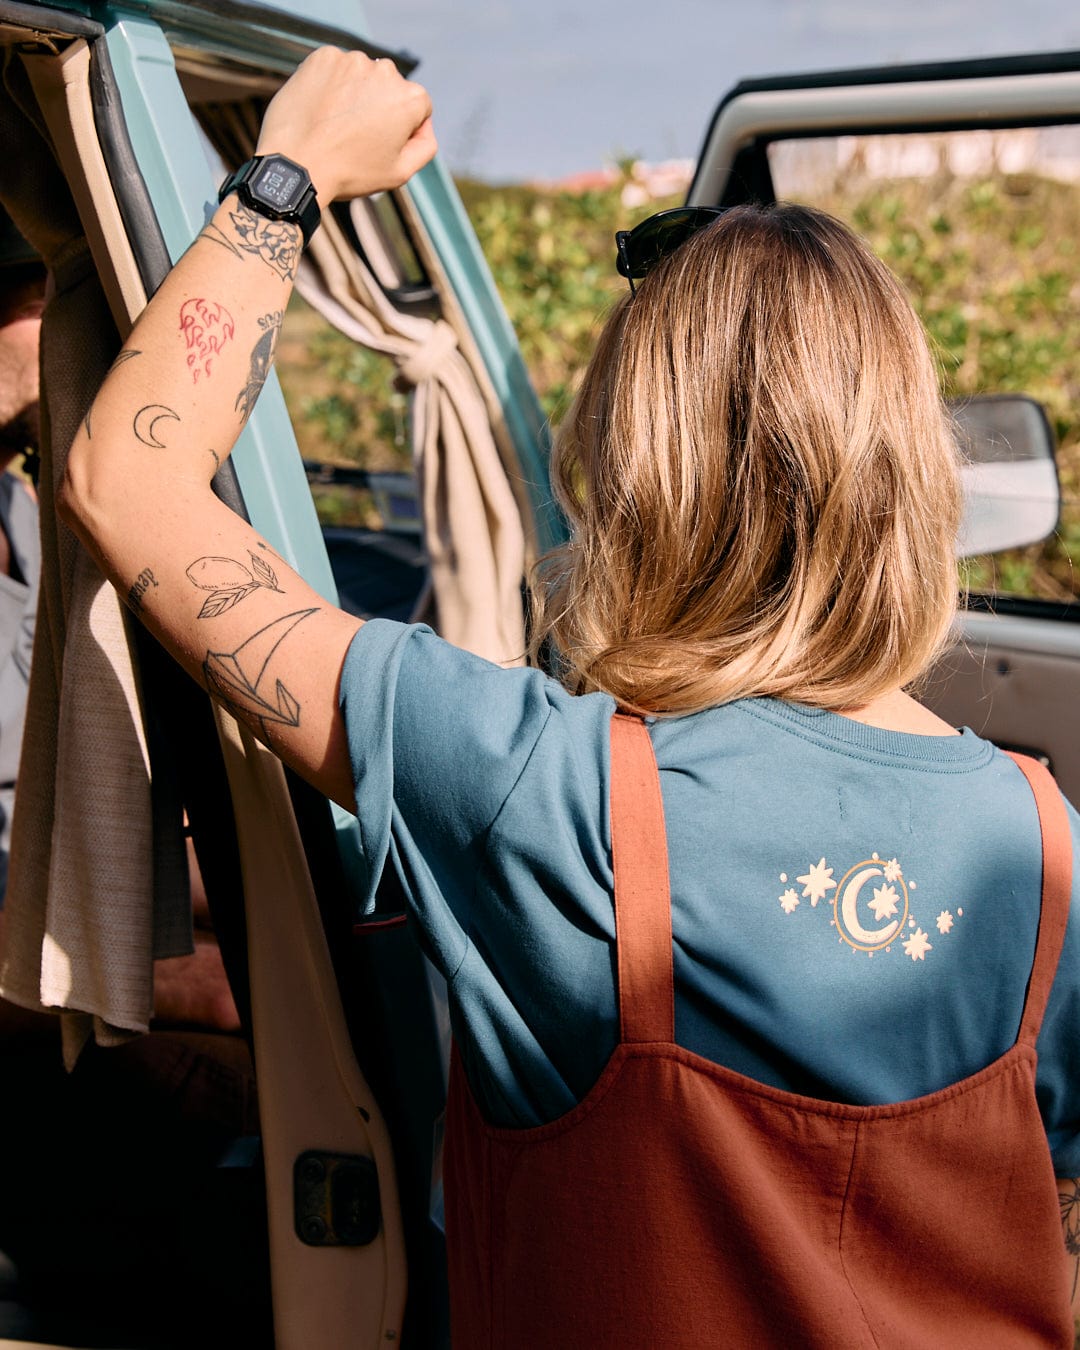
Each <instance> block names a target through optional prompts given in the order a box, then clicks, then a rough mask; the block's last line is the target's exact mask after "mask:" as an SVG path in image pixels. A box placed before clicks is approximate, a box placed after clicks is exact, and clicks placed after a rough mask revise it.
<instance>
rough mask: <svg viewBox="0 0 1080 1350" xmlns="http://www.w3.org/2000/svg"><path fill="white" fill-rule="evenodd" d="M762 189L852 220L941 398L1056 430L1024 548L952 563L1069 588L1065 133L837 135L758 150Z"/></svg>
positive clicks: (1079, 502)
mask: <svg viewBox="0 0 1080 1350" xmlns="http://www.w3.org/2000/svg"><path fill="white" fill-rule="evenodd" d="M768 153H769V165H770V169H771V172H772V175H773V182H774V185H775V189H776V196H777V197H778V198H780V199H786V200H789V201H799V202H804V203H808V204H810V205H815V206H820V207H822V208H823V209H824V210H826V211H829V212H831V213H832V214H833V215H836V216H839V217H840V218H841V219H842V220H845V221H846V222H847V223H848V224H849V225H851V226H853V227H854V229H855V230H857V231H858V233H859V234H861V235H862V236H863V237H864V238H865V239H866V240H867V241H868V242H869V243H870V245H871V246H872V247H873V248H874V250H875V251H876V252H877V253H878V255H879V256H880V257H881V258H883V259H884V261H885V262H886V263H888V265H889V266H890V267H891V268H892V270H893V271H894V272H895V273H896V274H897V275H898V276H899V277H900V279H901V280H902V281H903V283H904V284H905V285H906V286H907V288H908V291H909V293H910V295H911V297H912V300H913V301H914V303H915V307H916V309H917V310H918V312H919V314H920V316H921V317H922V319H923V322H924V323H925V325H926V328H927V330H928V332H929V334H930V337H931V339H932V342H933V345H934V348H935V351H936V355H937V357H938V361H939V366H940V371H941V382H942V391H943V393H944V394H945V396H946V397H947V398H949V399H951V400H961V401H963V400H967V399H970V398H971V397H972V396H974V395H981V394H1003V393H1019V394H1026V395H1029V396H1030V397H1032V398H1034V399H1036V400H1037V401H1038V402H1039V403H1040V404H1041V405H1042V406H1043V408H1044V409H1045V411H1046V414H1047V417H1048V419H1049V422H1050V425H1051V428H1052V429H1053V432H1054V434H1055V437H1056V440H1057V461H1058V472H1059V478H1060V483H1061V490H1062V508H1061V517H1060V522H1059V525H1058V529H1057V531H1056V532H1054V533H1053V534H1052V535H1050V536H1049V537H1048V538H1046V539H1045V540H1044V541H1043V542H1042V543H1040V544H1034V545H1031V546H1029V547H1025V548H1017V549H1010V550H1008V551H1006V552H1003V553H997V554H994V555H992V556H984V557H979V558H972V559H966V560H965V561H964V562H963V563H962V565H961V572H962V579H963V580H964V581H965V582H966V584H967V585H968V587H969V588H970V589H971V590H972V591H973V592H976V593H979V592H982V593H986V594H992V595H993V594H996V595H1002V596H1013V597H1026V598H1028V599H1038V600H1048V601H1054V602H1065V603H1069V604H1072V603H1075V602H1076V600H1077V598H1078V597H1080V483H1078V478H1080V265H1078V248H1080V243H1078V240H1077V235H1076V219H1077V214H1078V208H1080V127H1075V126H1061V127H1038V128H1034V127H1032V128H1021V129H1011V130H1000V131H966V132H950V133H904V134H900V135H880V136H877V135H875V136H871V135H866V136H837V137H822V138H810V139H805V140H790V141H778V142H775V143H773V144H772V145H770V147H769V152H768Z"/></svg>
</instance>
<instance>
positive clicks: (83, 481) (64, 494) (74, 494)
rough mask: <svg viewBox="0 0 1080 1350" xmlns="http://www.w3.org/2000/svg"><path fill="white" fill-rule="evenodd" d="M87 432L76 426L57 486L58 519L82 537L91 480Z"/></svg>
mask: <svg viewBox="0 0 1080 1350" xmlns="http://www.w3.org/2000/svg"><path fill="white" fill-rule="evenodd" d="M85 442H86V432H85V430H84V429H83V428H80V429H79V433H78V435H77V436H76V437H75V440H74V442H73V443H72V446H71V449H70V450H69V451H68V456H67V461H66V463H65V465H64V472H63V475H62V476H61V478H60V482H59V483H58V484H57V488H56V514H57V516H58V518H59V519H60V520H62V521H63V523H64V524H65V525H66V526H67V527H68V528H69V529H70V530H74V532H75V533H76V534H78V535H79V536H80V537H85V536H84V530H85V528H86V525H87V523H88V521H89V519H90V517H91V516H92V514H93V512H92V509H91V503H92V500H93V483H92V474H91V472H90V468H89V466H88V464H87V463H86V459H87V455H86V450H87V448H88V447H87V446H86V444H85Z"/></svg>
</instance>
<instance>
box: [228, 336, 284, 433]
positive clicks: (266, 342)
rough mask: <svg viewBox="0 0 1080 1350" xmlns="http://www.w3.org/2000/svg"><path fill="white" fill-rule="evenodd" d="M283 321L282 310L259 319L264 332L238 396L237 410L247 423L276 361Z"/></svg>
mask: <svg viewBox="0 0 1080 1350" xmlns="http://www.w3.org/2000/svg"><path fill="white" fill-rule="evenodd" d="M281 319H282V313H281V310H278V311H277V312H276V313H274V314H264V315H263V316H262V317H261V318H260V319H259V327H260V328H261V329H262V330H263V334H262V337H261V338H259V340H258V342H256V344H255V346H254V347H253V348H252V350H251V369H250V370H249V371H248V377H247V383H246V384H245V385H244V387H243V388H242V389H241V390H240V392H239V394H237V396H236V405H235V406H236V409H237V411H238V412H239V413H240V415H241V417H242V418H243V419H244V421H245V422H246V421H247V419H248V418H249V417H250V416H251V414H252V411H253V410H254V408H255V400H256V399H257V398H258V397H259V395H260V394H261V393H262V387H263V385H264V384H265V383H266V377H267V376H268V375H269V374H270V365H271V362H272V361H273V359H274V343H275V341H276V340H277V335H278V330H279V329H280V327H281Z"/></svg>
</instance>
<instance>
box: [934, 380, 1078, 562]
mask: <svg viewBox="0 0 1080 1350" xmlns="http://www.w3.org/2000/svg"><path fill="white" fill-rule="evenodd" d="M950 412H951V413H952V416H953V421H954V424H955V426H956V436H957V443H958V445H959V447H960V452H961V455H962V456H963V463H962V464H961V467H960V475H961V482H962V484H963V489H964V510H963V516H962V518H961V522H960V532H959V534H958V535H957V541H956V555H957V557H958V558H972V557H976V556H977V555H979V554H984V553H997V552H999V551H1000V550H1001V549H1005V548H1022V547H1024V546H1025V545H1026V544H1037V543H1039V542H1040V540H1043V539H1045V538H1046V537H1047V535H1049V534H1053V532H1054V530H1055V529H1057V524H1058V513H1059V511H1060V507H1061V490H1060V487H1059V486H1058V476H1057V465H1056V464H1055V461H1054V433H1053V431H1052V429H1051V427H1050V423H1049V421H1048V420H1047V416H1046V413H1045V411H1044V410H1043V406H1042V404H1041V403H1037V402H1036V401H1035V399H1033V398H1028V397H1027V396H1026V395H1025V394H979V395H977V396H976V397H974V398H968V399H964V400H963V401H960V400H957V401H956V402H954V403H952V404H950Z"/></svg>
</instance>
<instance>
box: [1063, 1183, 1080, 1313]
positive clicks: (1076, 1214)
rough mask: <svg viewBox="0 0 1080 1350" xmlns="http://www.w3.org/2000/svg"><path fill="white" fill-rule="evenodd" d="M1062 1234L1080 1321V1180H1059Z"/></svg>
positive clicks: (1070, 1282) (1071, 1290)
mask: <svg viewBox="0 0 1080 1350" xmlns="http://www.w3.org/2000/svg"><path fill="white" fill-rule="evenodd" d="M1058 1199H1059V1200H1060V1201H1061V1232H1062V1237H1063V1238H1064V1240H1065V1269H1066V1272H1067V1275H1068V1281H1069V1293H1070V1294H1071V1296H1072V1310H1073V1318H1074V1319H1075V1320H1078V1321H1080V1180H1073V1179H1070V1180H1068V1181H1066V1180H1065V1179H1064V1178H1062V1177H1059V1178H1058Z"/></svg>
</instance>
